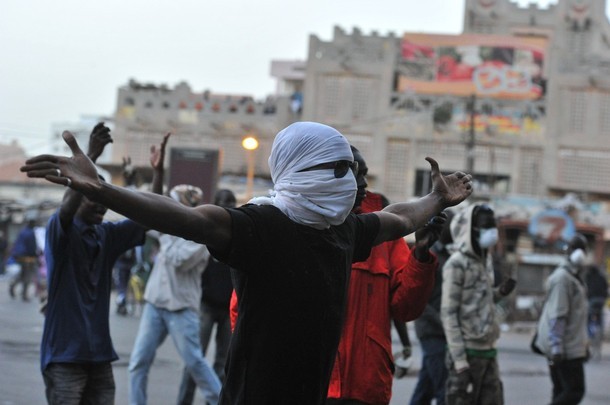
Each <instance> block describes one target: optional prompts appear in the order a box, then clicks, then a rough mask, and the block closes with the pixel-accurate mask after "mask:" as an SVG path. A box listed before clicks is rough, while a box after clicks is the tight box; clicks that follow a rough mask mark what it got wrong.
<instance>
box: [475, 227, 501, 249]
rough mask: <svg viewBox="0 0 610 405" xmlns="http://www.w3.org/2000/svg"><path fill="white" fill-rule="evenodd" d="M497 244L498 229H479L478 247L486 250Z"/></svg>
mask: <svg viewBox="0 0 610 405" xmlns="http://www.w3.org/2000/svg"><path fill="white" fill-rule="evenodd" d="M496 243H498V228H488V229H481V233H480V235H479V246H481V248H482V249H488V248H490V247H492V246H493V245H495V244H496Z"/></svg>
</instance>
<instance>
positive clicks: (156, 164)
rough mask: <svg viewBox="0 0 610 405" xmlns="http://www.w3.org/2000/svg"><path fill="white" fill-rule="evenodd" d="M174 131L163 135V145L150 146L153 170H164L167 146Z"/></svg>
mask: <svg viewBox="0 0 610 405" xmlns="http://www.w3.org/2000/svg"><path fill="white" fill-rule="evenodd" d="M171 134H172V133H171V132H168V133H167V134H165V136H164V137H163V140H162V141H161V145H159V147H158V148H157V147H156V146H155V145H152V146H151V147H150V166H151V167H152V168H153V170H162V169H163V161H164V159H165V147H166V146H167V141H168V139H169V137H170V135H171Z"/></svg>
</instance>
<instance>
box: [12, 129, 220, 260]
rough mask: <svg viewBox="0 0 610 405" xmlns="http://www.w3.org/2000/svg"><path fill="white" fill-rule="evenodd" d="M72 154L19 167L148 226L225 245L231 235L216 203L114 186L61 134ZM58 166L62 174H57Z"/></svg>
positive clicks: (68, 136) (42, 157) (41, 158)
mask: <svg viewBox="0 0 610 405" xmlns="http://www.w3.org/2000/svg"><path fill="white" fill-rule="evenodd" d="M62 136H63V138H64V140H65V142H66V143H67V144H68V146H69V147H70V150H71V151H72V157H64V156H56V155H39V156H36V157H33V158H31V159H28V160H27V161H26V164H25V165H24V166H22V167H21V171H22V172H25V173H26V174H27V176H28V177H37V178H44V179H46V180H48V181H50V182H52V183H56V184H61V185H66V184H67V183H68V181H67V178H68V179H70V181H71V183H70V187H71V188H72V189H74V190H76V191H79V192H81V193H82V194H84V195H85V196H87V198H89V199H90V200H92V201H97V202H99V203H101V204H103V205H105V206H106V207H108V208H110V209H111V210H113V211H115V212H118V213H120V214H122V215H124V216H126V217H127V218H131V219H132V220H134V221H136V222H138V223H140V224H142V225H143V226H146V227H148V228H151V229H156V230H158V231H160V232H163V233H169V234H172V235H176V236H180V237H182V238H185V239H189V240H193V241H196V242H199V243H204V244H206V245H208V246H210V247H213V248H218V249H224V248H225V247H226V246H227V245H228V244H229V242H230V239H231V228H230V225H231V223H230V217H229V214H228V213H227V211H225V210H224V209H223V208H221V207H218V206H216V205H201V206H199V207H195V208H189V207H186V206H184V205H182V204H180V203H178V202H176V201H174V200H172V199H171V198H169V197H165V196H162V195H158V194H153V193H147V192H138V191H132V190H128V189H125V188H122V187H116V186H113V185H111V184H109V183H106V182H104V181H102V180H100V179H99V178H98V176H97V171H96V169H95V165H94V164H93V162H92V161H91V159H89V157H87V156H86V155H85V154H84V153H83V151H82V150H81V149H80V147H79V146H78V143H77V142H76V139H74V136H73V135H72V134H71V133H70V132H68V131H65V132H64V133H63V134H62ZM57 169H60V171H61V176H58V175H57V174H58V173H57Z"/></svg>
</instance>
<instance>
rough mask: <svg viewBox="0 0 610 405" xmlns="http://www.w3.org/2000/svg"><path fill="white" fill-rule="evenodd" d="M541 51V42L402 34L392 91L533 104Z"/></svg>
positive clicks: (539, 89)
mask: <svg viewBox="0 0 610 405" xmlns="http://www.w3.org/2000/svg"><path fill="white" fill-rule="evenodd" d="M546 46H547V40H546V39H544V38H525V37H510V36H498V35H479V34H476V35H474V34H463V35H436V34H405V35H404V36H403V39H402V60H401V61H400V77H399V80H398V88H397V90H398V91H403V92H414V93H418V94H438V95H443V94H449V95H457V96H469V95H472V94H477V95H480V96H483V97H493V98H511V99H515V98H516V99H537V98H540V97H541V96H542V95H543V92H544V77H543V62H544V56H545V52H546Z"/></svg>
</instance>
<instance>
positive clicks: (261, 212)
mask: <svg viewBox="0 0 610 405" xmlns="http://www.w3.org/2000/svg"><path fill="white" fill-rule="evenodd" d="M64 139H65V141H66V142H67V144H68V146H69V147H70V149H71V150H72V153H73V156H72V157H60V156H53V155H41V156H37V157H34V158H32V159H29V160H28V161H27V162H26V165H25V166H23V167H22V168H21V170H22V171H23V172H26V173H27V174H28V176H29V177H42V178H46V179H47V180H49V181H50V182H53V183H57V184H62V185H69V186H70V187H72V188H73V189H75V190H78V191H80V192H82V193H84V194H85V195H86V196H87V197H88V198H89V199H91V200H94V201H98V202H100V203H102V204H104V205H107V206H108V207H109V208H112V209H113V210H115V211H117V212H119V213H121V214H123V215H125V216H127V217H129V218H131V219H133V220H135V221H137V222H139V223H141V224H143V225H146V226H148V227H151V228H154V229H157V230H159V231H161V232H165V233H170V234H173V235H176V236H180V237H183V238H185V239H190V240H194V241H197V242H199V243H203V244H205V245H207V247H208V249H209V250H210V253H211V254H212V255H213V256H214V257H216V258H217V259H218V260H221V261H223V262H225V263H227V264H228V265H229V266H230V267H232V268H233V269H234V280H235V290H236V293H237V296H238V301H239V315H238V319H237V325H236V327H235V332H234V335H233V339H232V341H231V348H230V352H229V358H228V359H227V368H226V370H227V375H226V380H225V383H224V387H223V390H222V392H221V400H220V403H221V404H245V403H248V404H283V403H290V404H303V405H314V404H324V402H325V401H326V393H327V389H328V381H329V378H330V373H331V370H332V366H333V362H334V360H335V353H336V350H337V344H338V342H339V337H340V334H341V326H342V319H343V312H344V308H345V298H346V293H347V285H348V282H349V275H350V271H351V263H352V262H355V261H362V260H364V259H366V258H367V257H368V255H369V253H370V250H371V248H372V247H373V246H374V245H376V244H379V243H381V242H384V241H388V240H394V239H397V238H399V237H402V236H404V235H407V234H409V233H411V232H413V231H414V230H415V229H417V228H420V227H422V226H424V225H425V224H426V222H427V221H428V220H429V219H430V218H432V217H433V216H434V215H436V214H437V213H439V212H440V211H442V210H443V209H444V208H446V207H449V206H453V205H456V204H458V203H460V202H461V201H463V200H464V199H466V198H467V197H468V196H469V195H470V194H471V192H472V182H471V176H470V175H467V174H465V173H461V172H456V173H453V174H450V175H447V176H443V175H441V173H440V170H439V167H438V164H437V163H436V161H435V160H434V159H432V158H427V160H428V162H429V163H430V165H431V167H432V192H431V193H430V194H428V195H426V196H424V197H422V198H420V199H419V200H417V201H414V202H410V203H397V204H391V205H389V206H388V207H386V208H385V209H384V210H383V211H378V212H375V213H369V214H362V215H356V214H354V213H350V211H351V209H352V206H353V204H354V200H355V197H356V189H357V187H356V180H355V177H354V174H353V173H352V171H350V168H352V167H353V166H355V165H354V163H353V162H354V157H353V155H352V152H351V149H350V145H349V143H348V142H347V140H346V139H345V137H343V135H341V133H339V132H338V131H337V130H336V129H334V128H331V127H329V126H326V125H323V124H319V123H314V122H297V123H294V124H291V125H290V126H288V127H287V128H285V129H284V130H282V131H280V132H279V133H278V135H277V136H276V138H275V140H274V143H273V147H272V150H271V155H270V157H269V166H270V171H271V177H272V179H273V182H274V189H273V193H272V195H271V196H270V197H263V198H256V199H254V200H252V203H251V204H247V205H245V206H243V207H240V208H233V209H225V208H222V207H219V206H216V205H201V206H198V207H194V208H190V207H185V206H183V205H181V204H179V203H177V202H175V201H173V200H172V199H171V198H168V197H163V196H159V195H155V194H151V193H145V192H134V191H128V190H125V189H123V188H121V187H116V186H113V185H111V184H108V183H106V182H104V181H102V180H100V179H99V178H98V177H97V174H96V173H95V167H94V166H93V164H92V163H91V161H90V159H89V158H88V157H87V156H86V155H85V154H84V153H83V152H82V151H81V150H80V148H79V146H78V144H77V142H76V140H75V139H74V137H73V136H72V135H71V134H70V133H69V132H64ZM57 169H60V170H61V173H57ZM193 175H196V173H194V174H193Z"/></svg>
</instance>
